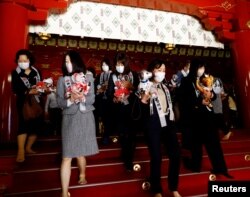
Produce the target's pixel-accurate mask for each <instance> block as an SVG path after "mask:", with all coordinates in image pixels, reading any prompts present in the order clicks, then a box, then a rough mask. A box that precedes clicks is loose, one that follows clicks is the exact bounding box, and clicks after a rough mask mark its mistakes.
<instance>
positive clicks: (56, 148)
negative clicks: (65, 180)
mask: <svg viewBox="0 0 250 197" xmlns="http://www.w3.org/2000/svg"><path fill="white" fill-rule="evenodd" d="M234 133H235V135H234V136H233V137H232V139H231V140H229V141H225V142H224V141H223V142H222V147H223V150H224V154H225V159H226V162H227V165H228V168H229V172H230V174H232V175H233V176H234V180H250V161H245V158H244V157H245V155H246V154H247V153H250V132H249V133H247V132H245V131H235V132H234ZM35 148H36V150H37V151H38V153H37V154H34V155H30V156H28V157H27V159H26V161H25V162H24V163H23V164H22V165H16V163H15V150H14V149H9V150H7V149H6V150H1V151H0V162H1V166H0V186H1V185H2V186H1V187H7V189H4V188H2V191H3V192H4V193H3V194H2V196H20V197H24V196H25V197H31V196H32V197H40V196H46V197H57V196H58V197H59V196H60V176H59V167H60V162H61V154H60V148H61V141H60V139H59V138H55V137H52V138H48V137H47V138H43V139H40V140H39V141H38V142H37V143H36V147H35ZM119 156H120V149H119V144H114V143H112V144H111V145H108V146H106V147H103V146H100V153H99V154H98V155H95V156H91V157H88V158H87V163H88V166H87V180H88V184H86V185H83V186H82V185H78V184H77V177H78V169H77V168H76V164H75V161H74V162H73V164H72V175H71V182H70V192H71V196H73V197H75V196H77V197H78V196H102V197H144V196H145V197H149V196H152V195H151V194H150V192H149V191H144V190H143V189H142V183H143V182H144V181H145V180H146V179H147V177H148V175H149V157H148V150H147V148H146V146H145V144H144V142H143V138H142V137H140V136H138V143H137V149H136V153H135V162H134V163H139V164H140V165H141V171H138V172H131V173H128V172H126V171H125V170H124V166H123V164H122V163H121V161H120V160H119ZM167 166H168V159H167V158H164V160H163V163H162V174H163V176H162V182H163V186H164V187H163V188H164V191H165V194H164V195H166V196H168V195H167V183H166V181H167ZM210 169H211V166H210V162H209V160H208V158H207V155H206V153H205V152H204V158H203V169H202V172H201V173H191V172H189V171H188V170H186V169H184V168H183V167H182V168H181V174H180V183H179V191H180V193H181V194H182V196H207V188H208V177H209V170H210ZM217 180H225V178H223V177H217ZM0 196H1V194H0Z"/></svg>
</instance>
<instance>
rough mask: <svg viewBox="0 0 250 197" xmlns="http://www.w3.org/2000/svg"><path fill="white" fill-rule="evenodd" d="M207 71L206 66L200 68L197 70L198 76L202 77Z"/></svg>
mask: <svg viewBox="0 0 250 197" xmlns="http://www.w3.org/2000/svg"><path fill="white" fill-rule="evenodd" d="M204 72H205V69H204V68H199V69H198V71H197V77H201V76H202V75H203V74H204Z"/></svg>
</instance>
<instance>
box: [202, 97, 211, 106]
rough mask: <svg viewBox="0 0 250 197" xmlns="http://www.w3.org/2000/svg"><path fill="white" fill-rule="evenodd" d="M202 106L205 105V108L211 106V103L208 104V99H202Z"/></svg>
mask: <svg viewBox="0 0 250 197" xmlns="http://www.w3.org/2000/svg"><path fill="white" fill-rule="evenodd" d="M202 104H203V105H206V106H209V105H210V104H211V102H210V100H209V99H206V98H204V99H202Z"/></svg>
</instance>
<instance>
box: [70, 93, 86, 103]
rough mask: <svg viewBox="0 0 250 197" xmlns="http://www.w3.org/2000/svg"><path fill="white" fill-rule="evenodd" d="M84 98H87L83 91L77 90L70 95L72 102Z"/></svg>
mask: <svg viewBox="0 0 250 197" xmlns="http://www.w3.org/2000/svg"><path fill="white" fill-rule="evenodd" d="M84 99H85V96H84V94H83V92H76V91H72V92H71V96H70V100H71V102H75V101H82V100H84Z"/></svg>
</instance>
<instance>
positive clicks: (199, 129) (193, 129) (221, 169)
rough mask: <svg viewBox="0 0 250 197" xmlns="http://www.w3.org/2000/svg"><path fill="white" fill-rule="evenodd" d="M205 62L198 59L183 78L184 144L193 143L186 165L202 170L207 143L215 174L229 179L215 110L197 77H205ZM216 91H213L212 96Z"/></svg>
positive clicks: (198, 170) (180, 98)
mask: <svg viewBox="0 0 250 197" xmlns="http://www.w3.org/2000/svg"><path fill="white" fill-rule="evenodd" d="M204 73H205V64H204V63H203V62H202V61H200V60H198V59H195V60H193V61H192V62H191V66H190V73H189V75H188V76H187V77H186V78H183V80H182V82H181V86H180V91H179V95H178V99H179V102H180V111H181V122H182V128H183V130H184V131H183V132H184V135H183V138H182V140H183V143H185V144H189V149H190V152H191V157H190V158H188V159H186V160H184V165H185V166H186V167H187V168H188V169H190V170H192V171H194V172H200V171H201V167H202V166H201V164H202V146H203V145H204V146H205V148H206V151H207V154H208V157H209V159H210V162H211V164H212V171H211V172H212V173H214V174H222V175H224V176H226V177H228V178H231V176H230V175H229V174H228V169H227V166H226V163H225V159H224V155H223V151H222V147H221V144H220V138H219V133H218V130H217V129H216V127H215V122H214V112H213V110H208V107H207V106H209V104H210V103H209V102H208V101H207V100H206V99H205V98H204V97H203V95H202V94H201V92H199V90H198V89H197V86H196V80H197V79H199V78H202V77H204ZM215 98H216V94H214V93H213V92H212V99H215Z"/></svg>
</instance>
